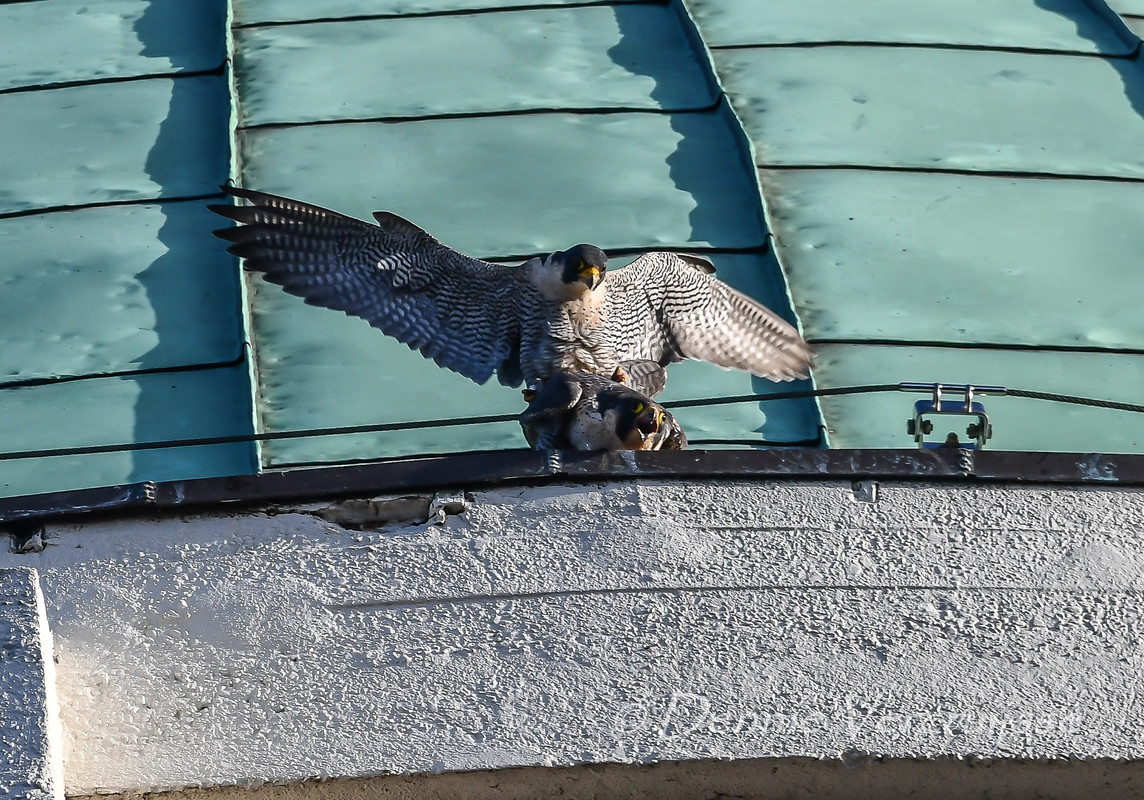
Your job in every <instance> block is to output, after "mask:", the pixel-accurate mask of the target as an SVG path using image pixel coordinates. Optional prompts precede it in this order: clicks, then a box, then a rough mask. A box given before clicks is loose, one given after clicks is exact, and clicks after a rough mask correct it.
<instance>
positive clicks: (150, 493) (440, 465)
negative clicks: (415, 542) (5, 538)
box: [0, 448, 1144, 530]
mask: <svg viewBox="0 0 1144 800" xmlns="http://www.w3.org/2000/svg"><path fill="white" fill-rule="evenodd" d="M627 478H674V479H684V480H686V479H692V480H709V479H721V480H728V479H804V480H805V479H828V480H854V481H857V480H878V479H886V480H924V481H960V482H964V483H975V482H978V483H980V482H989V483H997V482H1011V483H1022V484H1075V485H1078V486H1083V485H1086V484H1097V485H1102V486H1109V485H1115V486H1132V487H1141V486H1144V455H1140V454H1108V453H1030V452H1005V451H989V450H980V451H973V450H968V449H962V448H938V449H931V450H821V449H784V450H684V451H675V452H670V451H661V452H631V451H619V452H607V453H581V452H559V453H554V454H550V453H543V452H536V451H531V450H511V451H501V452H488V453H462V454H454V455H445V456H433V457H423V458H402V459H395V460H391V461H378V462H370V463H362V464H353V465H337V466H323V467H306V468H295V469H283V470H273V471H265V472H261V473H257V474H249V475H236V476H231V477H222V478H196V479H192V480H181V481H164V482H157V481H144V482H140V483H131V484H121V485H118V486H107V487H98V488H90V489H78V490H73V491H64V492H51V493H46V494H37V495H28V496H24V497H10V498H2V499H0V530H3V529H5V528H6V527H7V528H10V529H12V530H15V529H22V528H24V527H26V523H28V522H32V521H36V520H43V519H49V518H59V517H76V516H89V515H109V514H125V513H133V512H140V511H143V512H146V511H162V510H172V509H187V510H190V509H197V510H204V509H211V508H214V509H216V510H220V509H222V508H230V509H234V508H238V507H243V506H251V505H257V504H265V503H276V502H286V501H289V502H298V501H302V500H316V499H321V498H329V497H344V496H362V495H367V496H373V495H379V494H388V493H400V492H409V491H428V490H434V489H441V488H453V489H456V488H477V487H483V486H490V485H496V484H543V483H567V482H577V481H600V480H621V479H627Z"/></svg>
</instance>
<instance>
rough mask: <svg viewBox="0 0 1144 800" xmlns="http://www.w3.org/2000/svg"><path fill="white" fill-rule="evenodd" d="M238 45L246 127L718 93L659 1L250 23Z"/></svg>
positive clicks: (701, 98) (699, 103)
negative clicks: (461, 66) (460, 66)
mask: <svg viewBox="0 0 1144 800" xmlns="http://www.w3.org/2000/svg"><path fill="white" fill-rule="evenodd" d="M635 30H638V31H639V35H638V36H632V35H629V34H630V33H631V32H632V31H635ZM236 46H237V48H238V49H237V55H238V66H237V74H238V77H239V84H238V92H239V96H240V97H241V99H242V115H243V117H242V118H243V124H244V125H246V126H256V125H265V124H276V123H287V122H288V123H297V122H319V121H323V120H351V119H371V118H377V117H381V116H384V117H423V116H440V115H447V114H474V113H489V112H498V111H521V110H534V109H576V108H584V109H616V108H625V109H626V108H631V109H646V110H660V109H667V110H684V109H697V108H706V107H709V106H711V105H712V104H713V103H714V102H715V100H716V94H715V87H714V85H713V84H712V82H711V81H710V76H709V72H708V70H707V68H706V64H705V63H701V62H700V60H699V58H698V55H699V54H697V53H696V52H695V51H694V50H693V49H692V48H691V46H690V43H689V41H688V38H687V36H686V35H685V33H684V30H683V26H682V22H681V20H680V18H679V15H678V14H676V13H675V12H674V11H673V10H672V9H669V8H667V7H664V6H659V5H653V6H648V5H634V4H633V5H631V6H626V7H619V8H613V7H607V6H600V7H596V8H583V9H576V10H575V11H569V10H568V9H561V8H544V9H533V10H527V11H508V12H502V13H492V14H490V13H486V14H462V15H457V16H433V17H411V18H404V19H403V18H397V19H364V20H352V21H345V22H316V23H310V24H303V25H282V26H271V27H265V28H245V29H240V30H239V31H237V43H236ZM458 64H464V65H465V67H464V69H458V66H457V65H458ZM335 86H336V87H337V89H338V90H337V91H331V87H335ZM517 124H518V125H519V124H520V121H519V120H518V121H517Z"/></svg>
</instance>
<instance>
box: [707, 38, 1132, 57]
mask: <svg viewBox="0 0 1144 800" xmlns="http://www.w3.org/2000/svg"><path fill="white" fill-rule="evenodd" d="M1127 44H1128V43H1127V42H1126V43H1125V45H1126V46H1127ZM710 47H711V49H712V50H715V51H720V50H796V49H805V50H813V49H817V48H826V47H853V48H886V49H898V50H902V49H910V50H965V51H970V52H982V53H1020V54H1024V55H1044V56H1069V57H1074V58H1096V59H1102V60H1111V59H1116V60H1124V61H1131V60H1133V59H1134V58H1136V55H1137V53H1138V51H1139V49H1140V45H1139V43H1137V44H1136V45H1135V46H1134V47H1132V48H1131V49H1129V50H1128V51H1127V52H1125V53H1085V52H1081V51H1077V50H1063V49H1054V48H1048V47H1044V48H1042V47H1020V46H1013V45H1010V46H1005V47H1002V46H995V45H982V44H958V43H953V42H950V43H942V42H889V41H888V42H880V41H865V40H862V41H855V40H846V39H837V40H829V41H821V42H760V43H758V44H721V45H710Z"/></svg>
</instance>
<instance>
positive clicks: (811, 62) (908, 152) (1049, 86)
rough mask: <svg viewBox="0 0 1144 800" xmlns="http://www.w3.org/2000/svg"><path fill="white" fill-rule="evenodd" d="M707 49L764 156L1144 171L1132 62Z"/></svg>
mask: <svg viewBox="0 0 1144 800" xmlns="http://www.w3.org/2000/svg"><path fill="white" fill-rule="evenodd" d="M715 58H716V62H717V65H718V67H719V72H720V77H721V78H722V80H723V84H724V86H725V87H726V88H727V90H728V92H729V93H730V94H731V96H732V98H733V103H734V105H735V108H736V110H737V111H738V112H739V114H740V115H741V117H742V119H743V123H744V125H745V127H746V129H747V131H748V133H749V135H750V136H751V138H752V139H753V140H754V142H755V144H756V147H757V149H758V155H759V158H760V160H761V163H762V164H765V165H827V164H843V165H847V164H848V165H860V166H884V167H908V168H915V169H959V170H1003V171H1015V172H1037V173H1050V174H1061V175H1091V176H1101V177H1130V178H1144V75H1142V73H1141V67H1140V64H1139V62H1137V61H1132V60H1126V59H1103V58H1092V57H1080V56H1055V55H1040V54H1037V55H1034V54H1027V53H1005V52H990V51H976V50H960V49H959V50H942V49H933V48H904V47H894V48H881V47H813V48H758V49H745V50H721V51H716V53H715ZM1066 110H1067V111H1066ZM1096 120H1099V124H1094V121H1096Z"/></svg>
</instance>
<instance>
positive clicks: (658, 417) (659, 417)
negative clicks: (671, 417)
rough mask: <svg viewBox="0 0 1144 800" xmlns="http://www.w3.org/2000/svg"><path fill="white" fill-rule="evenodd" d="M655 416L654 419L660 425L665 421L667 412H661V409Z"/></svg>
mask: <svg viewBox="0 0 1144 800" xmlns="http://www.w3.org/2000/svg"><path fill="white" fill-rule="evenodd" d="M655 418H656V421H657V422H659V424H660V425H662V424H663V423H665V422H667V414H665V413H663V412H662V411H661V412H659V414H657V415H656V417H655Z"/></svg>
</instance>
